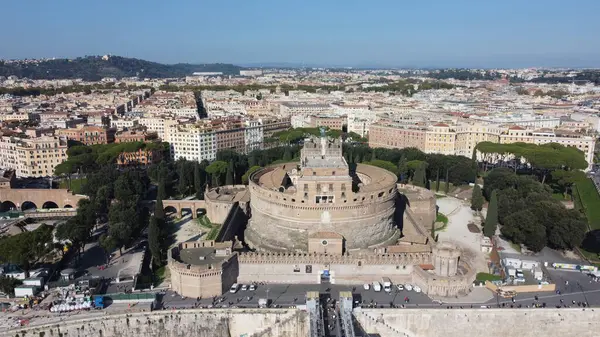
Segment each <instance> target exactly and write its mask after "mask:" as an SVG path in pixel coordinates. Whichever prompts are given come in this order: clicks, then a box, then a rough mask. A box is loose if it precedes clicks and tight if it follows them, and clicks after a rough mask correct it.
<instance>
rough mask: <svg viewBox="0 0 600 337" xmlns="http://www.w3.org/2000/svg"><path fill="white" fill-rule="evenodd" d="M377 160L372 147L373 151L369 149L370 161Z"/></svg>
mask: <svg viewBox="0 0 600 337" xmlns="http://www.w3.org/2000/svg"><path fill="white" fill-rule="evenodd" d="M375 160H377V154H376V153H375V149H373V151H371V161H372V162H373V161H375Z"/></svg>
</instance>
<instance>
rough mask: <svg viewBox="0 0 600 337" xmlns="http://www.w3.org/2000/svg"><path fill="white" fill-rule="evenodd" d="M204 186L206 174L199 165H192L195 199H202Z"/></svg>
mask: <svg viewBox="0 0 600 337" xmlns="http://www.w3.org/2000/svg"><path fill="white" fill-rule="evenodd" d="M205 184H206V173H205V172H204V169H202V167H200V165H199V164H196V165H194V190H195V191H196V199H204V185H205Z"/></svg>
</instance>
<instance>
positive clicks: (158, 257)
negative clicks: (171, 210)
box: [148, 216, 163, 266]
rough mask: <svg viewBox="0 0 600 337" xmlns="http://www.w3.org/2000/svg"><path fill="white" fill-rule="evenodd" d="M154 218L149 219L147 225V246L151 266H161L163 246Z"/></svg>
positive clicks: (156, 220) (159, 229) (156, 221)
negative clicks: (150, 257) (150, 256)
mask: <svg viewBox="0 0 600 337" xmlns="http://www.w3.org/2000/svg"><path fill="white" fill-rule="evenodd" d="M161 232H162V231H161V228H160V226H159V224H158V219H156V217H154V216H153V217H151V218H150V224H149V225H148V246H149V248H150V253H151V254H152V264H153V265H154V266H162V264H163V244H162V237H163V236H162V233H161Z"/></svg>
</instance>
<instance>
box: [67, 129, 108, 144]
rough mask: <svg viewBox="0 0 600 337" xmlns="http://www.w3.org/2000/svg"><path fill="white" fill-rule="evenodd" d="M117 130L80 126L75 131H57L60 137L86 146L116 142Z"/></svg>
mask: <svg viewBox="0 0 600 337" xmlns="http://www.w3.org/2000/svg"><path fill="white" fill-rule="evenodd" d="M115 132H116V130H115V129H105V128H103V127H99V126H91V125H86V126H79V127H78V128H75V129H60V130H57V134H58V135H59V136H63V137H66V138H67V139H69V140H75V141H78V142H81V143H83V144H85V145H95V144H108V143H112V142H114V140H115Z"/></svg>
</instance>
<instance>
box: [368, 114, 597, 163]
mask: <svg viewBox="0 0 600 337" xmlns="http://www.w3.org/2000/svg"><path fill="white" fill-rule="evenodd" d="M480 142H493V143H502V144H510V143H517V142H522V143H530V144H537V145H542V144H548V143H558V144H561V145H563V146H571V147H576V148H577V149H579V150H581V151H582V152H583V153H584V155H585V159H586V161H587V162H588V164H589V167H591V165H592V164H593V162H594V148H595V144H596V140H595V138H594V137H591V136H587V135H584V134H581V133H577V132H574V131H571V130H561V129H536V130H533V129H525V128H523V127H520V126H516V125H513V126H499V125H491V124H465V125H452V126H451V125H447V124H443V123H438V124H434V125H429V126H425V125H415V124H403V123H397V122H389V121H380V122H378V123H375V124H372V125H371V127H370V131H369V146H370V147H383V148H392V149H393V148H399V149H401V148H407V147H415V148H418V149H419V150H421V151H423V152H425V153H440V154H446V155H460V156H465V157H471V156H472V155H473V150H474V149H475V147H476V146H477V144H478V143H480Z"/></svg>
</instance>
